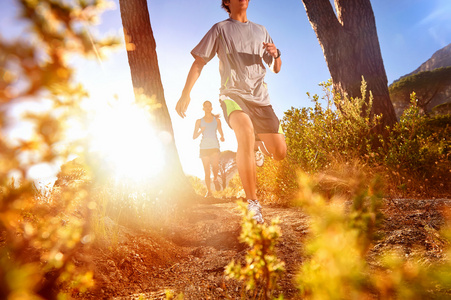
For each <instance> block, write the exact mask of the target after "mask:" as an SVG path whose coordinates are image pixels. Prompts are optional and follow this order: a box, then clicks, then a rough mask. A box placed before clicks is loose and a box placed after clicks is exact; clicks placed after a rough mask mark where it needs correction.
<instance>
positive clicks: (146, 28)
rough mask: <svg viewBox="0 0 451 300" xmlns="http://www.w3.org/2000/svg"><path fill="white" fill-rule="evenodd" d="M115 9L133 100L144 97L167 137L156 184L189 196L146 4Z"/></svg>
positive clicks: (129, 1) (133, 0) (124, 2)
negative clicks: (132, 89)
mask: <svg viewBox="0 0 451 300" xmlns="http://www.w3.org/2000/svg"><path fill="white" fill-rule="evenodd" d="M119 5H120V11H121V18H122V26H123V28H124V35H125V41H126V47H127V56H128V62H129V65H130V71H131V77H132V83H133V87H134V91H135V97H136V99H137V100H138V99H140V98H142V96H143V95H144V96H145V97H147V99H151V101H152V103H151V106H152V109H151V112H150V113H151V114H152V119H153V121H154V122H153V123H154V124H153V125H154V126H155V127H156V129H157V130H158V131H159V132H160V133H162V134H165V135H167V136H170V137H171V139H170V141H167V143H166V144H165V148H166V150H167V151H166V165H165V169H166V171H165V172H164V173H165V174H164V176H160V177H159V180H157V181H159V182H161V181H162V180H164V181H165V186H166V188H167V189H171V187H169V186H170V182H169V181H172V185H176V186H175V187H172V191H178V192H180V191H184V192H186V190H187V189H188V190H189V191H191V192H192V191H193V190H192V188H191V187H190V186H189V183H188V180H187V179H186V176H185V174H184V173H183V169H182V166H181V163H180V158H179V155H178V152H177V148H176V146H175V142H174V131H173V128H172V122H171V117H170V115H169V111H168V108H167V106H166V101H165V99H164V91H163V85H162V83H161V76H160V70H159V66H158V58H157V52H156V43H155V38H154V36H153V32H152V26H151V23H150V17H149V11H148V8H147V1H146V0H119ZM138 101H139V100H138ZM154 104H156V105H154ZM166 140H167V139H166ZM143 167H146V166H143ZM190 194H191V193H190Z"/></svg>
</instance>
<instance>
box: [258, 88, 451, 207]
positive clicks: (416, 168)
mask: <svg viewBox="0 0 451 300" xmlns="http://www.w3.org/2000/svg"><path fill="white" fill-rule="evenodd" d="M320 85H321V86H322V87H323V90H324V93H325V95H324V96H323V97H322V100H323V101H321V102H320V100H319V97H318V96H317V95H315V96H313V98H312V101H313V103H314V107H310V108H301V109H299V108H293V107H292V108H291V109H290V110H288V111H286V112H285V116H284V118H283V120H282V127H283V130H284V132H285V138H286V142H287V147H288V152H287V157H286V159H285V160H284V161H282V162H275V161H272V160H271V159H268V160H267V161H266V162H265V165H264V167H263V168H259V169H258V193H259V197H260V198H261V199H264V200H266V201H268V202H273V203H283V204H288V203H289V202H290V201H291V200H292V199H293V198H294V196H295V195H296V193H297V190H298V183H297V181H296V179H295V178H296V176H295V174H296V173H297V172H298V171H299V170H302V171H303V172H305V173H308V174H316V173H318V172H334V170H338V171H339V170H340V169H346V166H347V165H352V164H354V163H357V164H359V165H361V166H362V167H365V168H368V169H371V170H372V172H373V173H375V174H376V173H378V174H380V175H381V176H382V177H383V178H384V179H385V180H386V181H387V182H388V183H389V184H387V189H386V193H387V194H390V195H392V196H394V197H399V196H401V197H407V196H409V197H418V196H421V197H433V196H438V197H446V196H449V190H450V189H451V183H450V181H449V180H446V179H447V178H448V177H449V172H450V171H449V170H450V169H451V161H450V158H451V154H450V149H451V146H450V143H451V142H450V138H449V137H450V136H451V116H450V115H444V116H435V117H429V116H426V115H422V114H420V113H419V108H418V105H417V101H416V99H415V95H412V103H411V106H410V107H409V108H407V109H406V110H405V111H404V114H403V115H402V116H401V118H400V121H399V122H398V123H396V124H395V125H394V126H393V127H392V128H391V129H390V130H389V134H388V135H387V136H385V137H384V138H383V137H381V136H379V135H378V134H377V133H376V131H375V130H374V129H375V127H376V126H378V124H380V116H371V114H370V111H371V105H372V96H371V93H369V96H367V94H368V93H367V91H366V83H365V81H362V87H361V92H362V97H361V98H351V99H348V98H344V99H340V98H339V97H338V96H336V95H333V92H332V91H331V82H330V81H329V82H327V83H321V84H320ZM322 103H325V106H326V107H325V108H324V107H323V106H322ZM324 189H328V187H324Z"/></svg>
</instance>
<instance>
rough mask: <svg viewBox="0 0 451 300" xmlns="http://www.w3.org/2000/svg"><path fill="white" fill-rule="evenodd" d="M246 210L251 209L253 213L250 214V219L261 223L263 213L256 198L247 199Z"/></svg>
mask: <svg viewBox="0 0 451 300" xmlns="http://www.w3.org/2000/svg"><path fill="white" fill-rule="evenodd" d="M247 203H248V205H247V210H248V211H253V212H254V215H253V216H252V219H254V220H255V221H257V223H260V224H263V222H264V221H263V215H262V206H261V205H260V203H259V202H258V200H251V199H248V200H247Z"/></svg>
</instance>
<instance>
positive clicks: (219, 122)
mask: <svg viewBox="0 0 451 300" xmlns="http://www.w3.org/2000/svg"><path fill="white" fill-rule="evenodd" d="M216 121H217V122H218V132H219V134H220V135H221V138H220V141H221V142H224V141H225V139H224V132H222V126H221V120H219V119H216Z"/></svg>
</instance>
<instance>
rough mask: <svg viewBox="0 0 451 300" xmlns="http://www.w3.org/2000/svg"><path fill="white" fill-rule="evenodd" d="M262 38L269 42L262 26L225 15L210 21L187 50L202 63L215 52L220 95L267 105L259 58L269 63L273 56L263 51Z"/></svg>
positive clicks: (207, 60) (268, 103)
mask: <svg viewBox="0 0 451 300" xmlns="http://www.w3.org/2000/svg"><path fill="white" fill-rule="evenodd" d="M263 42H265V43H273V41H272V39H271V37H270V36H269V34H268V31H267V30H266V28H265V27H264V26H262V25H259V24H255V23H253V22H250V21H248V22H246V23H241V22H239V21H237V20H234V19H231V18H229V19H227V20H224V21H222V22H219V23H216V24H215V25H213V27H212V28H211V29H210V30H209V31H208V32H207V34H206V35H205V36H204V37H203V38H202V40H201V41H200V42H199V44H198V45H197V46H196V47H195V48H194V49H193V50H192V51H191V54H192V55H193V56H194V57H196V56H199V57H201V58H203V59H204V60H205V62H206V63H208V62H209V61H210V60H211V59H212V58H213V57H214V56H215V55H216V54H217V55H218V58H219V73H220V75H221V88H220V89H219V91H220V95H224V96H226V97H230V98H232V99H233V98H234V97H235V96H238V97H241V98H242V99H244V100H247V101H251V102H253V103H255V104H256V105H260V106H264V105H270V99H269V94H268V90H267V87H266V83H265V81H264V78H265V74H266V68H265V66H264V65H263V61H264V62H266V64H267V65H268V66H270V65H271V64H272V63H273V60H274V58H273V57H272V56H271V55H269V54H268V53H266V51H265V50H264V48H263Z"/></svg>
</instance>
